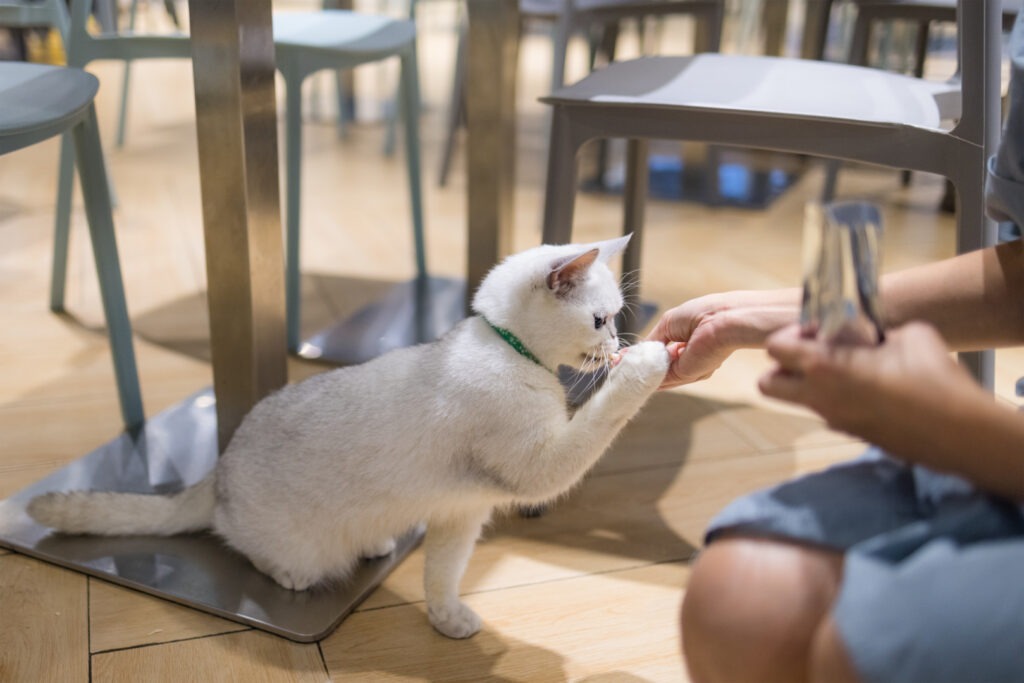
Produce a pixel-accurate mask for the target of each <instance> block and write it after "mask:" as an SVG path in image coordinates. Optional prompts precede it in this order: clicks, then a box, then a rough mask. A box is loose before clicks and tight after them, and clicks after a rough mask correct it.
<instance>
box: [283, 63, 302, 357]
mask: <svg viewBox="0 0 1024 683" xmlns="http://www.w3.org/2000/svg"><path fill="white" fill-rule="evenodd" d="M302 80H303V79H302V78H301V77H300V76H298V75H294V74H289V75H286V76H285V78H284V85H285V203H286V207H287V208H286V216H285V242H286V245H285V306H286V310H287V314H286V315H287V328H288V350H289V351H291V352H293V353H294V352H296V351H298V349H299V334H300V325H299V321H300V319H301V315H302V271H301V266H300V258H299V256H300V253H299V244H300V240H299V231H300V216H301V208H302Z"/></svg>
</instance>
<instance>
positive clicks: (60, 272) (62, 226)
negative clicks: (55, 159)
mask: <svg viewBox="0 0 1024 683" xmlns="http://www.w3.org/2000/svg"><path fill="white" fill-rule="evenodd" d="M74 178H75V152H74V144H73V141H72V138H71V134H70V133H65V134H64V135H62V136H61V142H60V164H59V166H58V168H57V211H56V216H55V217H54V227H53V267H52V270H51V271H50V310H51V311H53V312H55V313H61V312H63V311H64V291H65V286H66V283H67V272H68V241H69V240H70V238H71V200H72V195H73V193H74Z"/></svg>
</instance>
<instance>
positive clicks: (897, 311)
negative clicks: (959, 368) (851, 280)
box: [880, 240, 1024, 351]
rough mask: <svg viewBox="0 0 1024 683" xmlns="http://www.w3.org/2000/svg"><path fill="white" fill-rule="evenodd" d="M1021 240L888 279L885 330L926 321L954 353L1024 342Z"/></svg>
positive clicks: (884, 292)
mask: <svg viewBox="0 0 1024 683" xmlns="http://www.w3.org/2000/svg"><path fill="white" fill-rule="evenodd" d="M1022 244H1024V243H1022V242H1021V241H1020V240H1018V241H1015V242H1008V243H1006V244H1001V245H998V246H996V247H990V248H988V249H982V250H980V251H974V252H970V253H968V254H963V255H960V256H956V257H953V258H950V259H946V260H944V261H937V262H935V263H929V264H926V265H923V266H917V267H915V268H910V269H907V270H904V271H900V272H897V273H892V274H890V275H886V276H884V277H883V278H882V280H881V283H880V284H881V292H882V315H883V316H884V318H885V323H886V327H897V326H900V325H903V324H905V323H907V322H910V321H911V320H923V321H926V322H928V323H931V324H932V325H934V326H935V328H936V329H938V331H939V333H940V334H941V335H942V337H943V339H945V341H946V344H947V345H948V346H949V347H951V348H952V349H953V350H955V351H975V350H979V349H989V348H997V347H1002V346H1010V345H1014V344H1020V343H1024V246H1022Z"/></svg>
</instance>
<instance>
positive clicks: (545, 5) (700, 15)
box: [439, 0, 725, 186]
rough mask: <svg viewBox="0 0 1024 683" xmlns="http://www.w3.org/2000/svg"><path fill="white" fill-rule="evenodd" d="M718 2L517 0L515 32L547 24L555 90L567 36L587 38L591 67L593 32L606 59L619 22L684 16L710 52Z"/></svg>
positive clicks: (461, 75) (451, 143)
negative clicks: (518, 18) (518, 19)
mask: <svg viewBox="0 0 1024 683" xmlns="http://www.w3.org/2000/svg"><path fill="white" fill-rule="evenodd" d="M724 11H725V10H724V1H723V0H520V3H519V13H520V16H521V17H522V22H521V25H520V32H522V31H523V29H524V27H525V25H526V24H528V23H538V22H541V23H545V24H548V25H550V26H551V27H552V43H553V47H552V50H553V60H552V65H551V89H552V90H557V89H559V88H561V87H562V85H563V84H564V82H565V60H566V54H567V52H568V49H569V41H570V39H571V38H572V37H573V36H574V35H577V34H583V35H585V36H587V37H588V38H590V39H591V55H590V64H591V67H593V65H594V59H595V56H596V51H597V47H598V46H597V44H596V42H595V37H596V34H598V33H600V34H602V41H601V42H602V43H603V44H604V45H603V49H604V52H605V53H606V57H607V59H608V60H609V61H611V60H612V59H614V57H615V38H616V36H617V32H618V27H619V25H620V24H621V22H622V21H623V20H626V19H637V20H643V19H644V18H646V17H665V16H670V15H690V16H693V17H694V18H695V19H697V21H698V25H697V27H696V30H695V33H694V44H695V46H696V49H697V51H709V52H715V51H717V50H718V46H719V41H720V40H721V35H722V21H723V17H724ZM465 59H466V30H465V25H464V23H463V25H462V26H460V29H459V44H458V50H457V52H456V58H455V75H454V77H453V87H452V95H451V101H450V103H449V109H448V122H447V136H446V138H445V147H444V151H443V153H442V156H441V170H440V176H439V183H440V185H441V186H444V185H445V184H446V182H447V179H448V173H449V171H450V169H451V160H452V154H453V152H454V149H455V136H456V133H457V131H458V128H459V126H460V125H461V121H462V113H463V97H464V92H465V82H464V81H465Z"/></svg>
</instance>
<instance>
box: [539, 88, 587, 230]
mask: <svg viewBox="0 0 1024 683" xmlns="http://www.w3.org/2000/svg"><path fill="white" fill-rule="evenodd" d="M577 138H578V136H577V135H576V134H574V130H573V127H572V125H571V122H570V120H569V113H568V112H567V111H566V108H565V107H560V106H557V105H556V106H555V107H554V108H553V111H552V112H551V140H550V143H549V144H548V171H547V181H546V183H545V189H544V222H543V232H542V238H541V241H542V242H543V243H544V244H567V243H569V242H571V241H572V215H573V211H574V208H575V203H576V182H577V179H578V178H577V176H578V175H579V169H578V168H577V163H576V157H577V154H578V153H579V149H580V147H581V146H582V145H583V140H581V139H577Z"/></svg>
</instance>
